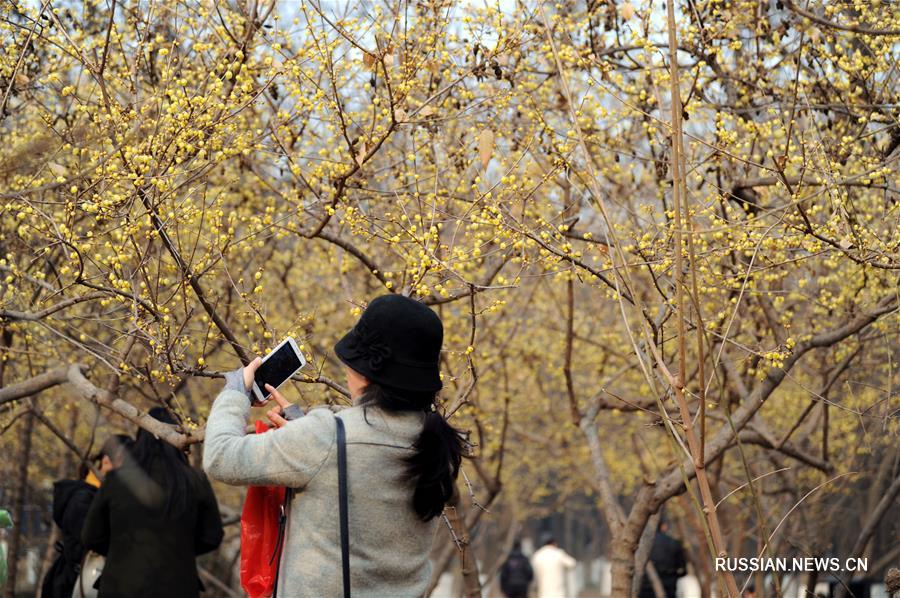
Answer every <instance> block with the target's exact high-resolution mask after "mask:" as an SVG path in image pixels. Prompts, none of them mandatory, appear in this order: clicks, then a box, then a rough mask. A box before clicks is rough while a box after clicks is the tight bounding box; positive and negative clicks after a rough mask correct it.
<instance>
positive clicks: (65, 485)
mask: <svg viewBox="0 0 900 598" xmlns="http://www.w3.org/2000/svg"><path fill="white" fill-rule="evenodd" d="M131 444H132V439H131V437H130V436H127V435H125V434H115V435H113V436H110V437H109V439H107V441H106V442H105V443H103V446H102V447H101V448H100V451H99V452H98V453H97V456H96V457H95V458H94V460H95V461H96V462H97V464H98V466H99V470H100V473H101V475H103V476H105V475H106V474H108V473H109V472H110V471H113V470H114V469H116V468H117V467H120V466H121V465H122V463H123V462H124V460H125V457H126V454H127V452H128V450H129V447H130V446H131ZM99 487H100V480H99V479H98V478H97V476H95V475H94V472H93V471H92V470H91V468H90V467H88V464H87V463H86V462H82V463H81V464H80V465H79V467H78V479H75V480H58V481H56V482H54V484H53V521H54V522H55V523H56V525H58V526H59V529H60V531H61V532H62V539H61V540H59V541H57V542H56V545H55V548H56V550H57V552H58V554H57V556H56V559H55V560H54V561H53V564H52V565H51V566H50V569H48V571H47V574H46V575H45V576H44V583H43V584H42V586H41V597H42V598H70V596H72V590H73V589H74V588H75V583H76V582H77V580H78V575H79V573H80V571H81V566H82V562H83V561H84V557H85V554H86V553H87V550H85V548H84V545H83V544H82V543H81V530H82V528H83V527H84V521H85V519H86V518H87V514H88V510H89V509H90V508H91V503H92V502H93V500H94V495H95V494H96V493H97V489H98V488H99Z"/></svg>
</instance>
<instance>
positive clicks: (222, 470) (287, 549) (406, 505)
mask: <svg viewBox="0 0 900 598" xmlns="http://www.w3.org/2000/svg"><path fill="white" fill-rule="evenodd" d="M249 413H250V403H249V401H248V399H247V396H246V395H245V394H243V393H241V392H240V391H235V390H229V389H226V390H224V391H222V393H221V394H220V395H219V396H218V398H217V399H216V401H215V403H214V404H213V407H212V411H211V412H210V415H209V419H208V420H207V423H206V439H205V442H204V445H205V446H204V451H203V468H204V469H205V470H206V472H207V473H208V474H209V476H210V477H212V478H215V479H217V480H221V481H223V482H226V483H229V484H235V485H273V486H287V487H289V488H295V489H296V493H295V495H294V498H293V501H292V503H291V509H290V513H289V516H288V528H287V533H286V536H285V538H286V539H285V546H284V550H283V552H282V556H281V570H280V571H281V572H280V579H279V583H278V586H279V587H278V596H279V598H292V597H297V598H300V597H306V596H309V597H315V598H328V597H331V596H335V597H339V596H342V595H343V594H342V592H343V585H342V583H341V543H340V526H339V521H338V475H337V443H336V437H335V429H336V425H335V420H334V418H335V417H340V418H341V419H342V420H343V421H344V426H345V428H346V432H347V480H348V486H349V499H348V502H349V523H350V526H349V528H350V587H351V590H352V593H353V595H354V596H373V597H381V596H383V597H385V598H387V597H390V598H400V597H405V596H421V595H423V594H424V593H425V589H426V587H427V585H428V580H429V577H430V575H431V564H430V562H429V560H428V555H429V552H430V550H431V544H432V541H433V538H434V533H435V529H436V527H437V521H436V520H432V521H429V522H427V523H426V522H423V521H422V520H421V519H419V517H418V516H417V515H416V513H415V511H414V510H413V507H412V492H413V488H412V485H411V484H409V483H404V482H403V481H402V480H401V476H402V473H403V464H402V463H401V462H400V459H401V458H402V457H403V456H404V455H408V454H410V450H411V449H410V447H411V445H412V444H413V442H414V441H415V439H416V438H417V437H418V435H419V433H420V432H421V430H422V425H423V418H424V414H422V413H413V412H410V413H402V414H394V413H388V412H385V411H383V410H381V409H378V408H375V407H368V408H366V409H365V413H364V410H363V408H362V407H359V406H354V407H350V408H348V409H344V410H343V411H340V412H339V413H337V414H333V413H332V412H331V411H330V410H329V409H325V408H322V409H313V410H312V411H310V412H309V413H308V414H307V415H306V416H304V417H301V418H299V419H296V420H293V421H290V422H288V424H287V425H286V426H284V427H283V428H280V429H277V430H270V431H268V432H267V433H265V434H260V435H255V434H250V435H246V434H245V433H244V430H245V428H246V425H247V418H248V415H249ZM366 419H368V422H367V421H366Z"/></svg>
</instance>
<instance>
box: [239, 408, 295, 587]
mask: <svg viewBox="0 0 900 598" xmlns="http://www.w3.org/2000/svg"><path fill="white" fill-rule="evenodd" d="M268 430H269V426H267V425H266V424H265V423H263V422H261V421H258V422H256V433H257V434H262V433H263V432H266V431H268ZM284 493H285V489H284V488H283V487H279V486H250V488H248V489H247V498H246V499H245V500H244V509H243V511H241V587H242V588H244V591H245V592H247V595H248V596H250V598H266V597H268V596H271V595H272V592H273V591H274V590H275V573H276V572H277V570H278V562H279V561H280V560H281V548H282V547H281V546H278V528H279V523H280V522H279V519H280V517H281V508H282V506H283V505H284ZM276 551H277V554H276Z"/></svg>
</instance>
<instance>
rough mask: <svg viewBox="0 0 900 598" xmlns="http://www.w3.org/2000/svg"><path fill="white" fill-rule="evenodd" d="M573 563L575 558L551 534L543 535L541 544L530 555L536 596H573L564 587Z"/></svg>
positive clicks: (539, 597) (548, 597) (543, 597)
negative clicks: (535, 584) (532, 554)
mask: <svg viewBox="0 0 900 598" xmlns="http://www.w3.org/2000/svg"><path fill="white" fill-rule="evenodd" d="M575 564H576V561H575V559H573V558H572V557H571V556H569V555H568V553H566V551H565V550H563V549H562V548H560V547H559V546H558V545H557V544H556V539H555V538H554V537H553V536H551V535H547V536H545V537H544V541H543V546H541V547H540V548H539V549H538V550H537V551H536V552H535V553H534V556H532V557H531V566H532V567H533V568H534V576H535V581H536V582H537V596H538V598H569V597H570V596H571V597H572V598H574V596H575V593H574V592H572V591H568V590H567V588H566V585H567V584H566V578H567V577H568V573H569V571H570V570H571V569H574V568H575Z"/></svg>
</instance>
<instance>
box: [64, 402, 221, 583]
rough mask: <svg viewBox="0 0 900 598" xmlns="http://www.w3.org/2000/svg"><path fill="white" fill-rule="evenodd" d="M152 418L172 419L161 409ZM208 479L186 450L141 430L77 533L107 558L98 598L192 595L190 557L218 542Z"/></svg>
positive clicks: (217, 522)
mask: <svg viewBox="0 0 900 598" xmlns="http://www.w3.org/2000/svg"><path fill="white" fill-rule="evenodd" d="M149 413H150V415H151V416H152V417H153V418H155V419H157V420H159V421H161V422H164V423H167V424H174V423H176V422H175V419H174V418H173V417H172V415H171V414H170V413H169V412H168V411H166V410H165V409H163V408H162V407H154V408H153V409H151V410H150V412H149ZM222 535H223V530H222V519H221V517H220V516H219V506H218V503H217V502H216V497H215V495H214V494H213V491H212V488H211V487H210V485H209V480H207V479H206V476H205V475H203V474H202V473H200V472H199V471H197V470H195V469H193V468H192V467H191V466H190V465H189V464H188V462H187V458H186V457H185V455H184V453H182V452H181V451H180V450H178V449H177V448H175V447H174V446H172V445H170V444H168V443H166V442H164V441H162V440H159V439H158V438H156V437H155V436H154V435H153V434H151V433H150V432H148V431H146V430H144V429H141V430H139V431H138V433H137V439H136V440H135V441H134V445H133V446H132V448H131V454H130V456H129V455H126V458H125V459H124V462H123V464H122V465H121V467H118V468H116V469H114V470H113V471H110V472H109V473H108V474H107V476H106V478H105V479H104V480H103V485H102V486H100V490H99V491H98V492H97V495H96V497H95V498H94V502H93V503H92V504H91V508H90V510H89V511H88V514H87V518H86V520H85V523H84V529H83V530H82V532H81V539H82V542H83V543H84V546H85V548H87V549H88V550H93V551H94V552H97V553H100V554H102V555H104V556H106V564H105V565H104V567H103V573H102V574H101V575H100V580H99V590H100V592H99V596H100V598H119V597H122V598H126V597H127V598H144V597H146V598H151V597H152V598H156V597H159V596H165V597H166V598H182V597H183V598H195V597H196V596H198V595H199V593H200V591H201V589H202V585H201V583H200V578H199V577H198V575H197V563H196V556H197V555H198V554H203V553H205V552H209V551H211V550H215V549H216V548H217V547H218V546H219V544H220V543H221V542H222Z"/></svg>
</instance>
